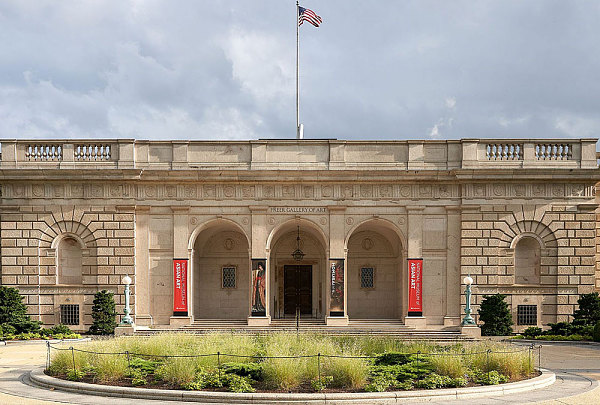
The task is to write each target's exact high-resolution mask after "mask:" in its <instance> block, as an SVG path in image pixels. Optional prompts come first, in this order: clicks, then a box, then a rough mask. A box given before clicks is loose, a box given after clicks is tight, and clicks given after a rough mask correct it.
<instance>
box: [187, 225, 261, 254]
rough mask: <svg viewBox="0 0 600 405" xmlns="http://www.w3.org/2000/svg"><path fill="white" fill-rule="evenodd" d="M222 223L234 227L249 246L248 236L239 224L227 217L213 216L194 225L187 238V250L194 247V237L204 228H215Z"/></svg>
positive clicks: (196, 237) (204, 229)
mask: <svg viewBox="0 0 600 405" xmlns="http://www.w3.org/2000/svg"><path fill="white" fill-rule="evenodd" d="M222 225H229V226H231V227H234V228H235V229H236V231H238V232H240V233H241V234H242V235H244V237H245V238H246V242H247V243H248V246H250V238H249V237H248V234H247V233H246V231H245V230H244V228H243V227H242V226H241V225H240V224H238V223H237V222H235V221H233V220H231V219H228V218H213V219H209V220H208V221H206V222H203V223H201V224H199V225H198V226H196V228H194V230H193V231H192V233H191V234H190V237H189V239H188V251H190V252H191V251H192V250H193V249H194V245H195V244H196V239H198V235H200V234H201V233H202V232H204V231H206V230H210V229H212V228H217V227H219V226H222Z"/></svg>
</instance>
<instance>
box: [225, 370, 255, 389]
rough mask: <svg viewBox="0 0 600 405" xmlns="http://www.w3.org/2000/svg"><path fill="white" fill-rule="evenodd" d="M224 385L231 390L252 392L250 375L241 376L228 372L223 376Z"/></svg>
mask: <svg viewBox="0 0 600 405" xmlns="http://www.w3.org/2000/svg"><path fill="white" fill-rule="evenodd" d="M225 381H226V385H227V388H228V390H229V391H231V392H254V391H256V390H255V389H254V388H253V387H252V380H251V379H250V377H241V376H239V375H237V374H228V375H227V376H226V377H225Z"/></svg>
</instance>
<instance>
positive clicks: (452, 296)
mask: <svg viewBox="0 0 600 405" xmlns="http://www.w3.org/2000/svg"><path fill="white" fill-rule="evenodd" d="M446 212H447V215H448V217H447V243H446V246H447V249H446V266H447V267H446V297H445V298H446V316H445V317H444V326H459V325H460V294H461V291H460V287H461V280H460V239H461V235H460V230H461V226H460V207H459V206H456V205H452V206H446Z"/></svg>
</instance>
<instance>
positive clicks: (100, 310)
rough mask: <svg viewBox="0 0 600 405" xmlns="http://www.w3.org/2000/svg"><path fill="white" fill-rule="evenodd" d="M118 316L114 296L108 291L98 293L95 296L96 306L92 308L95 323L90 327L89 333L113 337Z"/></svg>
mask: <svg viewBox="0 0 600 405" xmlns="http://www.w3.org/2000/svg"><path fill="white" fill-rule="evenodd" d="M116 315H117V313H116V312H115V299H114V294H113V293H112V292H108V291H106V290H102V291H98V292H97V293H96V295H95V296H94V306H92V318H93V319H94V322H93V323H92V326H90V330H89V333H90V334H92V335H112V334H113V333H115V328H116V327H117V322H116V321H115V316H116Z"/></svg>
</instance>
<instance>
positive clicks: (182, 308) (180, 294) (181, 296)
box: [173, 259, 188, 312]
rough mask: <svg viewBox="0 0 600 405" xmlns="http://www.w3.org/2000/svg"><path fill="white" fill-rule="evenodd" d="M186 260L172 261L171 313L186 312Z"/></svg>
mask: <svg viewBox="0 0 600 405" xmlns="http://www.w3.org/2000/svg"><path fill="white" fill-rule="evenodd" d="M187 263H188V261H187V259H173V312H187V310H188V304H187V302H188V300H187V267H188V266H187Z"/></svg>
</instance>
